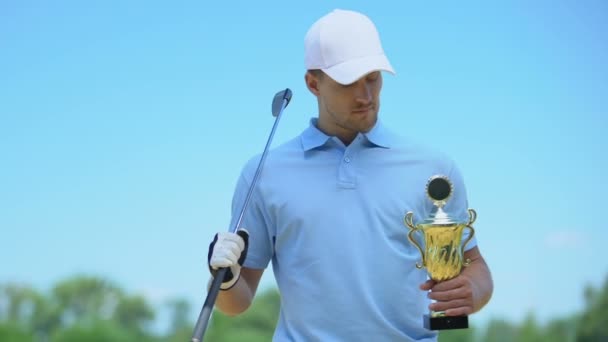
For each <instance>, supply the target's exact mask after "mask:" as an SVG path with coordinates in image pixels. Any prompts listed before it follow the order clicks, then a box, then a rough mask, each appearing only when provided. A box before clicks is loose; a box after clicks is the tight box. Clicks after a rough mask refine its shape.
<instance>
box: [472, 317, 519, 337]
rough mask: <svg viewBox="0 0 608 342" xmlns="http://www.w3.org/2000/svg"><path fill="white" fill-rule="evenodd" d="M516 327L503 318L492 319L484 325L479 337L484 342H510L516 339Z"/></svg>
mask: <svg viewBox="0 0 608 342" xmlns="http://www.w3.org/2000/svg"><path fill="white" fill-rule="evenodd" d="M517 330H518V329H517V327H516V326H514V325H513V324H511V323H510V322H508V321H506V320H504V319H493V320H491V321H490V322H489V323H488V325H487V326H486V331H485V334H484V336H483V338H482V339H481V340H482V341H484V342H512V341H516V339H515V338H516V336H517Z"/></svg>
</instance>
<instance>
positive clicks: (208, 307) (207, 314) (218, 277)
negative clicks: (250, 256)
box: [191, 268, 228, 342]
mask: <svg viewBox="0 0 608 342" xmlns="http://www.w3.org/2000/svg"><path fill="white" fill-rule="evenodd" d="M226 272H228V269H227V268H220V269H219V270H218V271H217V273H216V274H215V276H214V277H213V281H212V282H211V287H210V288H209V292H208V293H207V298H206V299H205V304H203V308H202V309H201V313H200V315H199V316H198V320H197V321H196V325H195V327H194V334H192V339H191V342H202V341H203V336H204V335H205V331H206V330H207V326H208V325H209V318H211V313H212V312H213V306H214V305H215V301H216V299H217V295H218V294H219V292H220V286H221V285H222V280H223V279H224V276H226Z"/></svg>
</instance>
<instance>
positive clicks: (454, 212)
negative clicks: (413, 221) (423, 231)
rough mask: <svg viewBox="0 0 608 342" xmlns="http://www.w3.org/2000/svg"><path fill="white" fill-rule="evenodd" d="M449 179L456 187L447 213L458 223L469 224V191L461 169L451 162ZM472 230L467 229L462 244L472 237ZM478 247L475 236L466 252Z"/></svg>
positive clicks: (448, 204)
mask: <svg viewBox="0 0 608 342" xmlns="http://www.w3.org/2000/svg"><path fill="white" fill-rule="evenodd" d="M448 177H449V179H450V181H451V182H452V185H453V187H454V192H453V194H452V198H451V199H450V200H449V201H448V203H447V204H446V206H445V210H446V212H447V213H448V214H449V215H450V216H453V217H454V218H456V219H457V220H458V221H462V222H469V211H468V209H469V201H468V199H467V190H466V187H465V184H464V179H463V176H462V173H461V172H460V169H459V168H458V166H457V165H456V163H454V162H453V161H451V163H450V168H449V171H448ZM473 228H475V223H473ZM470 233H471V230H470V229H468V228H465V230H464V234H463V236H462V243H464V242H465V241H466V240H467V239H468V237H469V236H470ZM475 246H477V236H476V234H474V235H473V238H472V239H471V241H469V242H468V243H467V244H466V246H465V248H464V250H465V251H468V250H469V249H471V248H473V247H475Z"/></svg>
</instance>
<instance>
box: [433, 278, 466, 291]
mask: <svg viewBox="0 0 608 342" xmlns="http://www.w3.org/2000/svg"><path fill="white" fill-rule="evenodd" d="M466 284H467V279H465V278H464V277H462V276H458V277H456V278H452V279H449V280H444V281H441V282H439V283H436V284H435V285H434V286H433V287H432V288H431V290H432V291H434V292H435V291H436V292H440V291H449V290H453V289H457V288H460V287H463V286H465V285H466Z"/></svg>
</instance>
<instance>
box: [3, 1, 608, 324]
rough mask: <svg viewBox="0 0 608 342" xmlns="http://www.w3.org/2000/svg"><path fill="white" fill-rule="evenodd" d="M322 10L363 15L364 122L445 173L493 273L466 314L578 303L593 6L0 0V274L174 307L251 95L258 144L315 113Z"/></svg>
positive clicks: (195, 282) (550, 310) (194, 272)
mask: <svg viewBox="0 0 608 342" xmlns="http://www.w3.org/2000/svg"><path fill="white" fill-rule="evenodd" d="M333 8H345V9H354V10H359V11H362V12H364V13H366V14H367V15H368V16H370V18H371V19H372V20H374V22H375V23H376V25H377V26H378V29H379V30H380V34H381V37H382V40H383V45H384V48H385V51H386V53H387V55H388V57H389V59H390V61H391V63H392V64H393V66H394V67H395V69H396V71H397V75H396V76H391V75H385V79H384V90H383V93H382V110H381V113H380V115H381V118H382V120H383V121H384V122H385V123H386V124H387V125H390V126H391V127H393V129H395V130H397V131H400V132H401V133H402V134H404V135H406V136H410V137H411V138H413V139H417V140H419V141H421V142H425V143H427V144H429V145H431V146H434V147H437V148H439V149H441V150H443V151H445V152H447V153H449V154H450V155H452V156H453V157H454V159H456V161H457V162H458V164H459V166H460V168H461V169H462V172H463V174H464V177H465V180H466V183H467V190H468V193H469V202H470V206H471V207H472V208H475V209H476V210H477V211H478V214H479V218H478V221H477V222H476V224H475V227H476V229H477V235H478V241H479V244H480V248H481V251H482V253H483V254H484V255H485V257H486V259H487V261H488V263H489V264H490V266H491V268H492V271H493V274H494V279H495V287H496V289H495V294H494V298H493V300H492V302H491V303H490V304H489V305H488V306H487V307H486V309H485V310H484V311H482V312H480V313H479V314H477V315H476V316H475V318H474V319H473V322H475V320H477V321H478V322H482V321H485V320H487V319H488V318H490V317H504V318H508V319H512V320H520V319H522V318H523V316H524V315H525V314H526V313H527V312H528V311H530V310H534V311H535V312H536V313H537V316H538V317H539V318H540V319H541V320H544V319H547V318H551V317H559V316H561V315H565V314H568V313H571V312H573V311H575V310H579V309H580V308H581V307H582V305H583V297H582V292H583V288H584V286H585V285H587V284H591V285H599V284H600V283H601V282H602V281H603V280H604V279H605V277H606V276H607V274H608V258H606V257H605V255H603V253H602V252H603V248H605V242H606V241H608V233H607V230H606V228H605V224H604V223H603V222H604V220H605V215H603V213H604V210H605V200H604V197H605V196H604V194H606V193H608V182H607V181H606V179H605V175H606V174H607V173H608V163H607V157H606V149H607V147H608V138H607V135H606V131H607V129H608V119H607V118H606V116H607V114H608V100H607V98H608V63H606V61H608V37H607V33H606V32H608V5H606V3H605V2H603V1H580V2H574V1H535V2H533V3H532V2H527V1H508V2H507V1H500V2H491V3H490V2H482V1H479V2H458V3H453V2H413V1H401V2H394V1H390V2H389V1H373V2H366V1H335V2H324V1H307V2H299V3H295V2H294V3H289V6H286V3H285V2H279V1H269V2H265V3H264V5H262V4H260V3H258V2H250V1H230V2H223V3H222V2H219V1H214V2H202V1H198V2H172V3H171V4H169V3H167V2H148V1H146V2H144V1H131V2H122V1H99V2H79V1H73V2H68V1H62V2H52V3H51V2H33V1H3V2H1V3H0V282H7V281H17V282H25V283H28V284H32V285H34V286H36V287H37V288H39V289H41V290H45V289H48V288H49V287H50V286H51V285H52V284H54V283H55V282H56V281H58V280H61V279H64V278H66V277H68V276H70V275H73V274H77V273H82V272H84V273H89V274H98V275H102V276H106V277H109V278H111V279H113V280H115V281H116V282H118V283H119V284H120V285H122V286H124V287H125V288H127V289H128V290H131V291H142V292H144V293H146V294H147V295H148V296H149V297H150V298H152V299H153V300H154V301H156V302H161V301H162V300H163V299H164V298H168V297H173V296H178V297H185V298H188V299H190V300H191V301H192V304H193V306H194V308H195V309H194V311H196V313H194V316H193V320H194V319H195V318H196V316H197V315H198V310H199V308H200V306H201V305H202V303H203V301H204V296H205V285H206V282H207V279H208V273H207V270H206V253H207V245H208V243H209V240H210V239H211V238H212V235H213V233H214V232H215V231H218V230H226V229H228V227H227V224H228V222H229V215H230V212H229V209H230V201H231V195H232V190H233V188H234V184H235V181H236V178H237V176H238V174H239V171H240V168H241V166H242V164H243V163H244V162H245V161H246V160H247V159H248V158H249V157H250V156H251V155H252V154H255V153H259V152H261V151H262V149H263V147H264V144H265V142H266V139H267V137H268V134H269V132H270V128H271V127H272V123H273V118H272V116H271V114H270V105H271V101H272V97H273V95H274V94H275V93H276V92H277V91H279V90H281V89H284V88H286V87H289V88H291V89H292V91H293V94H294V95H293V99H292V102H291V104H290V106H289V107H288V109H287V110H286V111H285V115H284V117H283V119H282V120H281V122H280V124H279V127H278V130H277V132H276V135H275V138H274V143H273V146H276V145H278V144H280V143H281V142H283V141H285V140H287V139H289V138H290V137H292V136H294V135H296V134H298V133H299V132H300V131H301V130H302V129H304V128H305V127H306V126H307V125H308V120H309V119H310V118H311V117H313V116H315V115H316V102H315V99H314V97H313V96H312V95H311V94H310V93H308V91H307V90H306V88H305V86H304V83H303V74H304V67H303V39H304V34H305V33H306V31H307V29H308V27H309V26H310V25H311V24H312V23H313V22H314V20H316V19H317V18H318V17H320V16H321V15H323V14H325V13H327V12H328V11H330V10H332V9H333ZM404 238H406V236H405V230H404ZM271 286H274V280H273V279H272V277H271V272H270V270H269V271H268V272H267V275H265V277H264V280H263V287H271Z"/></svg>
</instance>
